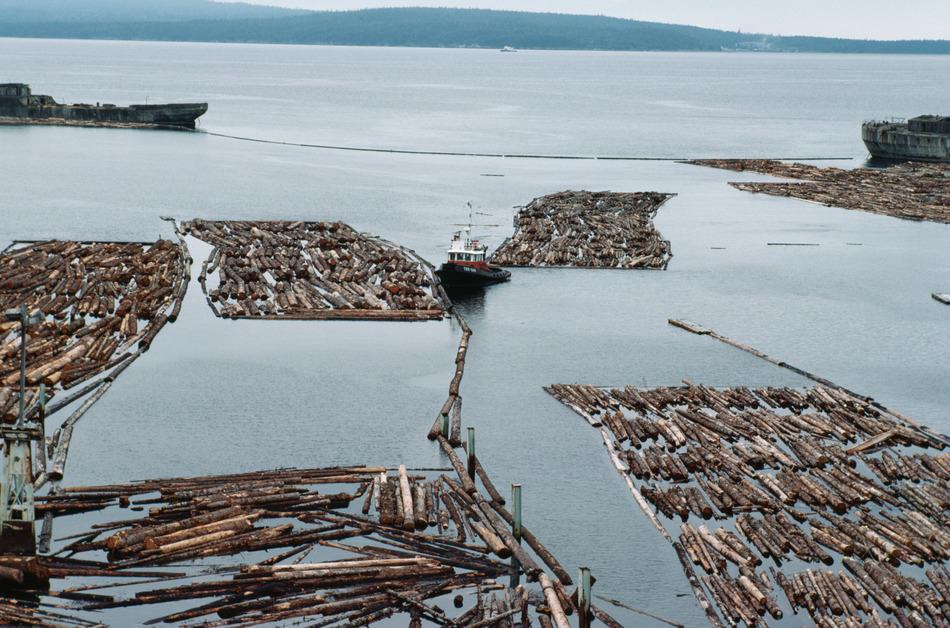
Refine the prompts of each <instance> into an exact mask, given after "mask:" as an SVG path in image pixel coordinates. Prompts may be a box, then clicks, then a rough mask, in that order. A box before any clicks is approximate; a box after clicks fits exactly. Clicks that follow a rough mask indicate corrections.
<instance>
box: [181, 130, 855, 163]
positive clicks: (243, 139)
mask: <svg viewBox="0 0 950 628" xmlns="http://www.w3.org/2000/svg"><path fill="white" fill-rule="evenodd" d="M196 132H197V133H203V134H205V135H210V136H212V137H221V138H225V139H231V140H238V141H241V142H254V143H256V144H274V145H277V146H293V147H296V148H317V149H321V150H338V151H349V152H355V153H389V154H393V155H435V156H440V157H490V158H495V159H562V160H573V161H690V160H692V159H695V157H647V156H633V155H630V156H623V155H616V156H612V155H547V154H531V153H479V152H464V151H438V150H409V149H400V148H377V147H371V146H339V145H333V144H308V143H303V142H287V141H282V140H268V139H263V138H257V137H245V136H241V135H230V134H227V133H217V132H215V131H205V130H202V129H198V130H196ZM761 159H766V158H764V157H763V158H761ZM768 159H772V160H774V161H852V160H853V159H854V158H853V157H771V158H768Z"/></svg>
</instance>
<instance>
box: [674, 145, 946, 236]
mask: <svg viewBox="0 0 950 628" xmlns="http://www.w3.org/2000/svg"><path fill="white" fill-rule="evenodd" d="M686 163H689V164H693V165H697V166H709V167H712V168H721V169H725V170H734V171H736V172H757V173H760V174H767V175H771V176H775V177H782V178H785V179H796V180H798V181H800V182H799V183H749V182H743V183H730V184H729V185H731V186H733V187H734V188H736V189H739V190H744V191H746V192H759V193H763V194H769V195H772V196H786V197H792V198H797V199H801V200H805V201H811V202H813V203H820V204H822V205H826V206H828V207H843V208H845V209H853V210H858V211H866V212H871V213H874V214H882V215H885V216H893V217H895V218H902V219H905V220H925V221H930V222H941V223H950V164H939V163H922V162H907V163H901V164H897V165H894V166H891V167H889V168H856V169H854V170H844V169H841V168H818V167H817V166H811V165H808V164H801V163H787V162H782V161H774V160H764V159H700V160H693V161H688V162H686Z"/></svg>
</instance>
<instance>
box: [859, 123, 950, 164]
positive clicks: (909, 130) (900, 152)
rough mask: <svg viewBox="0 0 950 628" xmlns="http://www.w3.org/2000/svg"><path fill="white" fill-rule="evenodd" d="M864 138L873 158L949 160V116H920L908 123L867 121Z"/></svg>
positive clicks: (862, 130)
mask: <svg viewBox="0 0 950 628" xmlns="http://www.w3.org/2000/svg"><path fill="white" fill-rule="evenodd" d="M861 139H863V140H864V145H865V146H867V148H868V151H869V152H870V153H871V155H872V156H873V157H878V158H881V159H900V160H913V161H941V162H950V117H948V116H918V117H916V118H911V119H910V120H908V121H907V122H876V121H871V122H865V123H864V124H863V125H862V126H861Z"/></svg>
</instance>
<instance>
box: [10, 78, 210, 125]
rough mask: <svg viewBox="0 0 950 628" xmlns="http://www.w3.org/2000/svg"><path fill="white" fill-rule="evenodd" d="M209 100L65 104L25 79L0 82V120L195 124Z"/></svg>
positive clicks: (85, 123)
mask: <svg viewBox="0 0 950 628" xmlns="http://www.w3.org/2000/svg"><path fill="white" fill-rule="evenodd" d="M207 111H208V103H172V104H160V105H129V106H128V107H117V106H115V105H112V104H99V103H96V104H95V105H91V104H75V105H66V104H62V103H58V102H56V100H55V99H54V98H53V97H52V96H45V95H40V94H33V91H32V90H31V89H30V86H29V85H27V84H26V83H5V84H0V124H45V125H63V126H105V127H169V128H188V129H193V128H195V121H196V120H197V119H198V118H200V117H201V116H202V115H204V114H205V112H207Z"/></svg>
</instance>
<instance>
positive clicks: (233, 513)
mask: <svg viewBox="0 0 950 628" xmlns="http://www.w3.org/2000/svg"><path fill="white" fill-rule="evenodd" d="M453 458H454V460H453V464H454V465H458V466H459V467H460V466H461V463H460V462H459V461H458V459H457V456H454V454H453ZM478 466H479V468H481V465H480V464H479V465H478ZM482 471H484V470H483V469H482ZM482 479H483V480H484V481H485V482H487V483H489V484H490V481H488V480H487V475H485V476H482ZM491 493H497V491H495V489H494V487H492V488H491ZM37 502H38V503H37V511H38V513H44V514H45V513H47V512H52V513H54V514H55V515H57V516H64V515H68V514H70V513H76V512H85V511H91V510H103V509H109V510H110V511H113V510H114V509H116V508H119V507H121V508H126V509H131V510H133V511H138V512H143V511H145V509H146V508H147V514H146V515H145V516H142V517H140V518H137V519H136V518H131V519H130V518H128V517H123V518H120V519H118V520H116V521H114V522H104V523H97V524H95V525H93V526H92V529H91V530H89V531H88V532H83V533H80V534H76V535H72V536H71V537H67V538H65V539H60V542H65V541H68V544H63V545H62V546H61V547H59V548H58V551H57V552H56V554H55V555H54V556H52V557H33V558H23V557H14V556H0V580H3V581H4V590H5V591H12V590H14V589H16V590H18V591H19V595H20V596H22V595H24V594H26V593H30V592H32V593H34V594H36V595H37V596H38V598H39V600H40V602H39V603H38V604H36V605H34V607H33V608H34V609H35V610H37V611H38V612H50V609H55V608H62V607H61V606H59V607H57V606H56V605H55V604H53V603H50V602H46V601H45V600H48V599H61V600H69V601H71V602H72V608H73V610H74V611H78V612H82V611H94V610H95V611H102V610H106V609H112V608H119V607H122V608H125V607H137V606H144V605H152V604H163V603H166V602H191V601H193V600H202V602H200V603H192V604H190V605H189V607H188V608H186V609H184V610H182V609H181V607H179V608H178V609H176V611H175V612H173V613H170V614H166V615H163V616H161V617H159V618H156V619H155V621H163V622H168V623H179V622H184V621H189V620H196V619H200V620H202V621H204V622H206V623H203V624H202V625H209V626H214V625H257V624H264V623H267V624H270V623H274V622H284V621H289V620H294V619H300V618H310V619H311V620H312V619H315V618H324V619H325V620H328V621H330V622H333V623H335V622H341V623H343V624H346V625H367V624H371V623H373V622H375V621H377V620H381V619H384V618H387V617H391V616H393V615H396V614H401V613H407V614H408V615H409V616H410V617H411V618H412V619H411V621H412V622H413V623H412V625H419V624H417V622H418V621H419V620H421V619H427V620H429V621H432V622H434V623H436V624H439V625H445V626H456V625H458V626H461V625H465V626H473V625H477V626H514V625H515V624H519V623H520V624H521V625H527V622H526V619H527V618H528V617H529V616H530V617H533V618H536V619H537V621H539V622H540V623H541V625H542V626H544V625H548V626H550V625H552V621H554V623H555V624H557V625H558V626H565V625H567V624H566V622H567V620H566V619H565V616H566V614H570V613H572V612H573V611H574V610H575V601H574V598H573V597H572V595H571V594H569V593H568V592H567V591H566V589H565V587H566V586H567V585H569V584H571V581H570V578H569V577H568V576H567V574H566V573H565V572H564V570H563V568H562V567H561V566H560V564H559V563H558V562H557V561H556V560H555V559H554V557H553V556H552V555H551V554H550V553H549V552H548V551H547V550H546V549H545V548H544V546H543V545H541V544H540V542H539V541H538V540H537V538H535V537H534V536H533V535H532V534H531V533H530V531H528V530H527V529H522V533H521V535H522V539H523V542H524V543H525V546H523V545H522V542H521V541H519V540H517V539H516V538H515V537H514V536H513V533H512V527H511V524H512V521H513V519H512V515H511V513H509V512H508V511H507V510H506V509H505V507H504V504H503V501H499V499H496V498H494V497H491V496H489V497H487V498H486V497H483V496H482V495H481V493H480V492H479V491H478V490H477V488H476V485H475V479H474V478H473V477H470V476H469V475H467V474H466V472H465V471H464V470H461V473H460V474H459V475H458V476H457V477H456V478H452V477H449V476H448V475H445V474H442V475H434V474H432V473H431V472H430V473H429V474H428V475H426V474H421V473H419V472H410V471H409V470H407V469H406V467H405V466H400V467H398V469H396V470H389V469H386V468H384V467H365V466H357V467H331V468H319V469H281V470H274V471H266V472H257V473H243V474H237V475H221V476H207V477H195V478H168V479H161V480H148V481H143V482H135V483H131V484H119V485H109V486H95V487H73V488H64V489H61V490H60V491H59V492H58V493H57V494H55V495H47V496H44V497H38V498H37ZM529 550H533V551H534V554H530V553H529ZM95 553H99V554H100V555H101V557H98V558H97V557H96V556H95ZM67 554H68V556H65V555H67ZM238 554H240V555H242V557H243V558H244V560H246V561H253V562H243V563H242V564H238V565H231V566H227V567H221V566H217V567H214V568H213V570H212V571H208V570H207V569H204V567H205V566H207V565H209V563H208V562H207V560H208V559H212V558H213V557H222V556H234V555H238ZM317 555H319V557H317ZM534 556H537V558H538V559H539V561H540V562H541V563H544V564H547V565H549V567H550V568H551V570H552V572H553V573H554V575H555V577H554V578H553V579H552V578H551V577H549V576H548V575H547V574H546V573H545V571H544V570H543V569H542V568H541V566H540V565H539V562H536V560H535V558H534ZM509 557H514V558H515V559H517V563H509V561H507V560H504V562H503V559H507V558H509ZM170 566H177V568H178V569H179V571H176V572H167V571H155V570H154V569H155V568H158V567H162V568H167V567H170ZM149 568H151V569H153V570H152V571H148V570H147V569H149ZM513 569H516V570H517V571H518V572H519V573H521V574H524V575H525V576H526V577H527V579H528V581H529V582H537V583H538V586H537V587H534V588H532V587H531V586H530V585H529V584H525V585H524V586H519V587H517V588H514V589H506V591H505V593H504V594H498V595H484V593H486V592H491V591H495V590H499V591H500V590H501V589H502V588H503V587H502V586H501V585H500V584H498V583H497V582H496V580H497V579H498V578H499V577H502V576H505V577H508V576H509V575H510V574H511V572H512V570H513ZM209 574H213V577H212V578H209V577H208V576H209ZM71 576H75V577H107V578H113V579H117V580H118V581H117V582H110V583H107V584H87V583H83V584H80V585H78V586H73V587H64V588H60V589H54V590H48V588H49V586H50V579H51V578H52V579H54V583H55V580H56V579H65V578H69V577H71ZM119 579H121V580H119ZM142 579H146V580H142ZM182 580H184V581H186V582H185V583H184V584H181V583H180V582H178V581H182ZM146 582H153V583H154V582H161V583H162V584H160V585H159V586H156V587H154V588H148V587H144V588H143V587H142V586H140V585H141V584H145V583H146ZM173 582H175V584H172V583H173ZM63 584H64V585H65V584H68V582H63ZM126 586H135V587H136V588H135V589H134V593H132V594H127V595H119V594H115V595H113V594H108V593H105V591H106V590H108V589H116V590H117V593H121V592H122V589H123V587H126ZM8 587H9V588H8ZM466 591H469V592H472V593H474V595H473V597H474V604H470V603H468V602H466V599H465V596H463V595H462V593H464V592H466ZM452 596H454V597H452ZM440 604H441V606H440ZM449 604H451V606H452V607H453V610H450V608H449ZM465 606H469V608H467V609H464V607H465ZM24 612H25V611H24V609H23V608H21V607H19V606H17V605H16V604H15V603H14V602H13V601H12V600H5V599H0V622H2V623H6V622H7V621H13V619H14V618H16V617H18V615H17V613H21V614H22V613H24ZM597 612H598V613H599V616H603V617H605V618H608V620H609V616H607V615H606V614H604V613H603V612H602V611H600V610H598V611H597ZM538 614H540V617H539V616H538ZM215 616H216V617H215ZM81 621H83V620H82V615H80V616H79V617H78V618H77V622H81ZM608 623H609V621H608ZM611 625H618V624H616V623H613V624H611Z"/></svg>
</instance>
